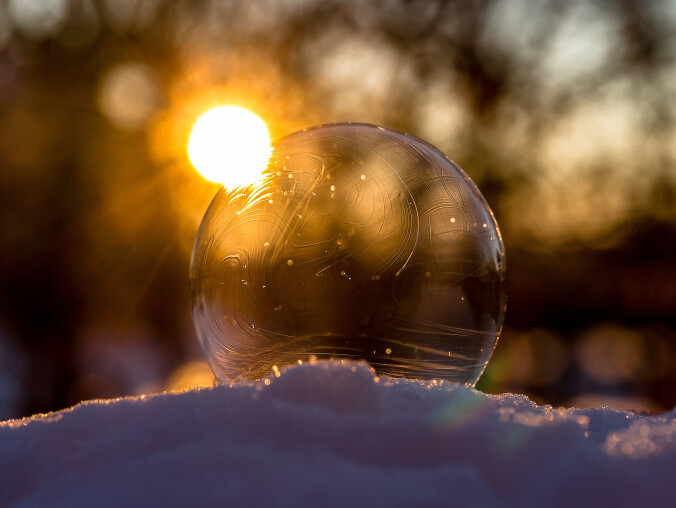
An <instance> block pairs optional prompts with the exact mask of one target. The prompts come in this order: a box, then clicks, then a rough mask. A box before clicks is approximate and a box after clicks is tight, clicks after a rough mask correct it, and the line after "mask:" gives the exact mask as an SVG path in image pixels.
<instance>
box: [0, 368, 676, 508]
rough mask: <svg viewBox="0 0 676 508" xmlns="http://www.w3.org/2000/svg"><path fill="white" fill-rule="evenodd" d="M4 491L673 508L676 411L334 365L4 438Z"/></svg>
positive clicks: (86, 500) (37, 502) (124, 406)
mask: <svg viewBox="0 0 676 508" xmlns="http://www.w3.org/2000/svg"><path fill="white" fill-rule="evenodd" d="M266 383H268V384H266ZM0 479H1V480H0V505H2V506H5V505H12V504H13V505H15V506H43V505H50V506H52V505H55V506H122V505H125V506H141V505H146V506H147V505H149V504H150V505H155V506H159V505H169V506H175V505H189V506H200V505H208V506H269V505H275V506H299V505H300V506H335V505H341V506H345V505H355V506H362V505H372V506H513V505H520V506H523V505H553V506H576V505H577V506H579V505H594V506H620V505H622V506H627V505H641V506H645V505H652V506H668V505H672V506H673V503H674V502H675V500H676V410H674V411H671V412H669V413H665V414H663V415H660V416H648V415H638V414H634V413H625V412H620V411H612V410H610V409H604V408H601V409H585V410H579V409H555V408H552V407H550V406H538V405H536V404H534V403H533V402H531V401H530V400H528V398H527V397H525V396H522V395H511V394H507V395H499V396H495V395H485V394H483V393H481V392H478V391H476V390H474V389H470V388H467V387H464V386H462V385H458V384H449V383H425V384H421V383H416V382H411V381H407V380H398V381H395V380H390V379H385V378H381V379H380V380H378V379H377V378H376V377H375V376H374V374H373V372H372V371H371V370H370V369H369V368H368V367H367V366H366V365H364V364H354V363H340V362H334V363H324V362H322V363H318V364H316V365H307V364H306V365H303V366H299V367H295V368H292V369H287V370H286V371H284V372H283V373H282V375H281V376H280V377H278V378H277V377H274V376H272V377H271V378H270V379H269V380H267V381H261V382H258V383H247V384H238V385H234V386H231V387H230V386H221V387H215V388H211V389H201V390H192V391H187V392H183V393H165V394H161V395H156V396H145V397H144V396H141V397H135V398H123V399H117V400H110V401H90V402H86V403H82V404H79V405H77V406H75V407H73V408H71V409H67V410H64V411H60V412H58V413H52V414H48V415H38V416H35V417H32V418H27V419H23V420H10V421H7V422H4V423H0Z"/></svg>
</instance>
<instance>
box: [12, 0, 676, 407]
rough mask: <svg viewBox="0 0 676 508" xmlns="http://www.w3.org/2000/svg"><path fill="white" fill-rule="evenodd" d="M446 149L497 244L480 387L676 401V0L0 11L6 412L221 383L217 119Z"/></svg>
mask: <svg viewBox="0 0 676 508" xmlns="http://www.w3.org/2000/svg"><path fill="white" fill-rule="evenodd" d="M221 104H233V105H237V106H241V107H243V108H246V109H249V110H250V111H253V112H254V113H256V114H257V115H259V116H260V117H262V118H263V119H264V120H265V122H266V123H267V125H268V128H269V130H270V133H271V136H272V138H273V139H274V138H278V137H280V136H283V135H285V134H288V133H291V132H293V131H296V130H299V129H302V128H303V127H307V126H310V125H315V124H319V123H327V122H339V121H361V122H370V123H376V124H381V125H385V126H388V127H392V128H395V129H398V130H401V131H406V132H409V133H411V134H414V135H416V136H418V137H421V138H423V139H425V140H427V141H429V142H430V143H432V144H434V145H435V146H437V147H438V148H439V149H441V150H442V151H443V152H445V153H446V154H448V155H449V156H450V157H451V158H452V159H454V160H455V161H456V162H458V163H459V164H460V165H461V166H462V167H463V168H464V169H465V170H466V171H467V173H468V174H469V175H470V176H471V177H472V179H473V180H474V181H475V182H476V184H477V185H478V186H479V188H480V189H481V191H482V192H483V194H484V195H485V197H486V198H487V200H488V202H489V203H490V205H491V207H492V208H493V211H494V212H495V215H496V217H497V220H498V222H499V224H500V226H501V228H502V233H503V237H504V240H505V245H506V249H507V265H508V279H509V299H508V310H507V317H506V322H505V328H504V332H503V336H502V338H501V339H500V342H499V344H498V346H497V349H496V351H495V353H494V356H493V359H492V361H491V363H489V366H488V368H487V370H486V372H485V374H484V376H483V377H482V379H481V380H480V382H479V385H478V388H480V389H481V390H484V391H486V392H489V393H501V392H505V391H514V392H521V393H526V394H527V395H529V396H530V397H532V398H533V399H534V400H535V401H538V402H546V403H550V404H553V405H556V406H558V405H566V406H567V405H576V406H578V407H591V406H598V405H603V404H605V405H608V406H610V407H613V408H618V409H634V410H638V411H661V410H665V409H670V408H672V407H673V406H674V405H676V267H675V263H674V261H675V260H676V165H675V162H676V0H649V1H643V2H634V1H630V0H626V1H617V2H607V1H602V0H596V1H593V0H592V1H589V0H585V1H566V2H562V1H554V0H550V1H548V0H544V1H541V2H537V3H533V2H527V1H525V0H506V1H501V2H490V1H481V0H477V1H466V0H458V1H405V0H353V1H343V0H323V1H319V0H317V1H310V0H284V1H279V0H261V1H251V0H241V1H236V0H233V1H218V0H212V1H207V0H204V1H194V0H172V1H169V0H0V420H2V419H7V418H12V417H19V416H25V415H29V414H33V413H36V412H45V411H50V410H56V409H61V408H64V407H67V406H69V405H72V404H74V403H77V402H78V401H81V400H85V399H90V398H98V397H106V398H108V397H117V396H123V395H133V394H139V393H151V392H157V391H162V390H169V389H182V388H187V387H190V386H198V385H209V384H211V383H212V380H213V376H212V375H211V373H210V371H209V369H208V367H207V366H206V363H205V362H204V361H203V355H202V353H201V351H200V350H199V346H198V344H197V340H196V338H195V334H194V331H193V328H192V322H191V318H190V311H189V300H188V265H189V259H190V253H191V249H192V243H193V241H194V237H195V234H196V231H197V227H198V225H199V222H200V220H201V218H202V215H203V214H204V211H205V210H206V207H207V206H208V204H209V202H210V201H211V198H212V197H213V195H214V194H215V192H216V190H217V186H216V185H214V184H211V183H209V182H207V181H206V180H204V179H203V178H202V177H201V176H200V175H199V174H198V173H196V172H195V171H194V169H192V167H191V165H190V163H189V161H188V159H187V155H186V146H187V141H188V136H189V134H190V130H191V128H192V126H193V125H194V122H195V120H196V119H197V118H198V117H199V115H201V114H202V113H204V112H205V111H207V110H208V109H210V108H212V107H215V106H218V105H221Z"/></svg>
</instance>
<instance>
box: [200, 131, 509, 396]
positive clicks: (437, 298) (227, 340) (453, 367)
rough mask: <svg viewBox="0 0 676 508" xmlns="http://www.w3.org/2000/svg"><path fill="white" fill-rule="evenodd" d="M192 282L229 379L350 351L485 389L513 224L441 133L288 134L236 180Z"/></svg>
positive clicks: (220, 204) (217, 202) (219, 368)
mask: <svg viewBox="0 0 676 508" xmlns="http://www.w3.org/2000/svg"><path fill="white" fill-rule="evenodd" d="M190 282H191V300H192V312H193V319H194V322H195V326H196V329H197V334H198V337H199V339H200V341H201V344H202V347H203V349H204V352H205V354H206V356H207V359H208V361H209V363H210V365H211V367H212V369H213V371H214V373H215V374H216V377H217V379H218V380H219V381H221V382H230V381H233V380H237V379H260V378H263V377H265V376H268V375H271V374H276V373H278V371H279V369H281V368H282V367H284V366H285V365H288V364H292V363H296V362H298V361H301V362H304V361H308V360H310V361H311V360H321V359H327V358H342V359H353V360H360V359H361V360H366V361H367V362H368V363H369V364H371V365H372V366H373V368H374V369H375V370H376V372H377V373H378V374H379V375H385V376H393V377H407V378H412V379H435V378H436V379H445V380H450V381H458V382H462V383H468V384H470V385H473V384H474V383H476V381H477V380H478V378H479V376H480V375H481V373H482V371H483V370H484V368H485V366H486V364H487V362H488V360H489V358H490V356H491V353H492V351H493V348H494V347H495V344H496V342H497V339H498V336H499V334H500V329H501V326H502V322H503V316H504V311H505V298H506V287H505V258H504V247H503V244H502V240H501V237H500V232H499V229H498V226H497V224H496V222H495V219H494V217H493V214H492V212H491V210H490V208H489V206H488V204H487V203H486V201H485V200H484V198H483V196H482V195H481V193H480V192H479V190H478V189H477V188H476V186H475V185H474V184H473V183H472V181H471V180H470V179H469V177H468V176H467V175H466V174H465V173H464V172H463V171H462V169H460V167H458V166H457V165H456V164H455V163H453V162H452V161H451V160H450V159H448V157H446V156H445V155H443V154H442V153H441V152H439V151H438V150H437V149H436V148H434V147H433V146H431V145H429V144H428V143H425V142H424V141H421V140H420V139H417V138H415V137H413V136H409V135H406V134H402V133H399V132H396V131H393V130H389V129H384V128H382V127H377V126H373V125H365V124H334V125H325V126H320V127H314V128H311V129H306V130H303V131H302V132H297V133H294V134H291V135H289V136H286V137H284V138H282V139H280V140H278V141H276V142H275V143H273V151H272V156H271V158H270V161H269V164H268V166H267V168H266V171H265V174H264V178H263V180H262V181H260V182H259V183H257V184H254V185H251V186H249V187H248V188H238V189H235V190H230V191H229V190H227V189H224V188H221V189H220V190H219V191H218V193H217V194H216V196H215V198H214V200H213V202H212V203H211V205H210V207H209V209H208V211H207V213H206V215H205V217H204V219H203V221H202V224H201V226H200V229H199V233H198V235H197V240H196V242H195V248H194V251H193V257H192V263H191V270H190Z"/></svg>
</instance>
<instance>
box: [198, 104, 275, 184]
mask: <svg viewBox="0 0 676 508" xmlns="http://www.w3.org/2000/svg"><path fill="white" fill-rule="evenodd" d="M270 152H271V148H270V135H269V134H268V129H267V127H266V126H265V123H264V122H263V120H261V119H260V118H259V117H257V116H256V115H254V114H253V113H251V112H249V111H247V110H245V109H242V108H238V107H236V106H221V107H218V108H214V109H212V110H210V111H207V112H206V113H204V114H203V115H202V116H201V117H200V118H199V119H198V120H197V122H196V123H195V127H193V130H192V133H191V134H190V141H189V142H188V157H189V158H190V162H192V164H193V166H195V169H197V171H198V172H199V173H200V174H201V175H202V176H203V177H204V178H206V179H207V180H210V181H212V182H216V183H222V184H223V185H224V186H225V187H226V188H228V189H233V188H235V187H240V186H246V185H250V184H252V183H254V182H256V181H258V180H259V179H260V178H261V174H262V173H263V171H264V170H265V168H266V167H267V164H268V160H269V158H270Z"/></svg>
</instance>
